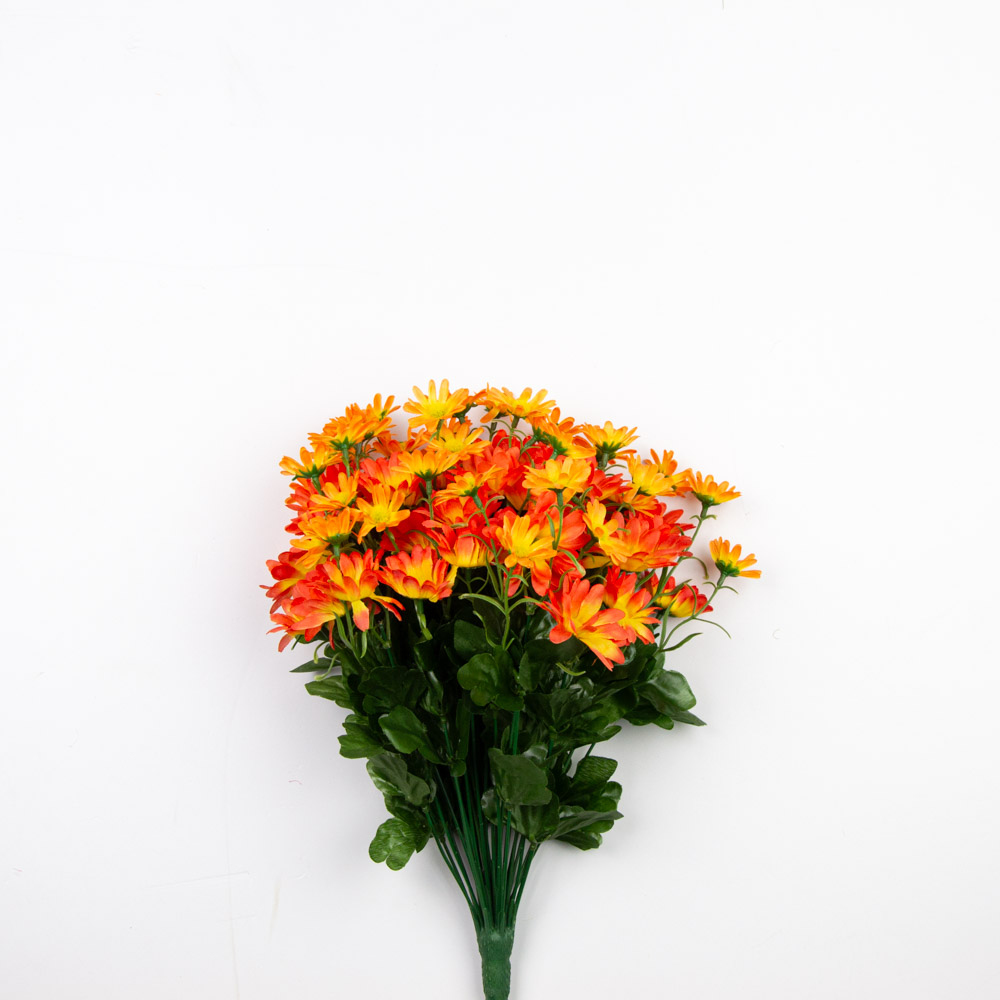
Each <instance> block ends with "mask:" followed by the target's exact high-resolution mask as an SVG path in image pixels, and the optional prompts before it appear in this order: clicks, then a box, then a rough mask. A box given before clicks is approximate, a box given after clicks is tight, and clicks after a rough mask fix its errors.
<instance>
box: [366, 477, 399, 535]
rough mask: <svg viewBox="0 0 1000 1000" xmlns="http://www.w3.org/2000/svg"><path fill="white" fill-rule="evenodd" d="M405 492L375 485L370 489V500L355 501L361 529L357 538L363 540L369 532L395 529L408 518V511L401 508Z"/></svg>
mask: <svg viewBox="0 0 1000 1000" xmlns="http://www.w3.org/2000/svg"><path fill="white" fill-rule="evenodd" d="M406 493H407V491H406V490H390V489H389V488H388V487H387V486H382V485H381V484H376V485H374V486H373V487H372V489H371V494H372V498H371V500H370V501H369V500H363V499H361V498H360V497H359V498H358V501H357V506H358V510H359V511H360V512H361V529H360V530H359V531H358V538H364V537H365V535H367V534H368V532H369V531H372V530H376V531H385V530H386V529H387V528H392V527H395V526H396V525H397V524H399V523H400V521H404V520H405V519H406V518H407V517H408V516H409V513H410V512H409V510H407V509H405V508H404V507H403V501H404V500H405V499H406Z"/></svg>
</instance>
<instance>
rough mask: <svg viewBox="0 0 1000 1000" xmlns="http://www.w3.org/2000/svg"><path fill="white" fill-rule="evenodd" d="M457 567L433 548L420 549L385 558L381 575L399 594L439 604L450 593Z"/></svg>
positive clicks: (383, 580) (384, 581)
mask: <svg viewBox="0 0 1000 1000" xmlns="http://www.w3.org/2000/svg"><path fill="white" fill-rule="evenodd" d="M457 571H458V569H457V567H456V566H450V565H449V564H448V563H447V562H446V561H445V560H444V559H439V558H438V557H437V556H436V554H435V553H434V550H433V549H429V548H422V547H419V546H418V547H417V548H415V549H413V551H412V552H400V553H399V554H398V555H391V556H386V559H385V565H384V567H383V569H382V571H381V573H380V574H379V575H380V577H381V579H382V582H383V583H385V584H387V585H388V586H390V587H392V589H393V590H394V591H396V593H397V594H400V595H402V596H403V597H410V598H413V599H416V598H422V599H424V600H428V601H440V600H442V599H443V598H445V597H448V596H449V594H451V588H452V585H453V584H454V582H455V574H456V572H457Z"/></svg>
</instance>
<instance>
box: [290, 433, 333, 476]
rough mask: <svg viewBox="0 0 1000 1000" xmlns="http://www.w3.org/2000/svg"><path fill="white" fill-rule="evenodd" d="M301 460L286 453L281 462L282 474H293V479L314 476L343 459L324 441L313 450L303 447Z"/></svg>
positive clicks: (300, 455) (300, 454)
mask: <svg viewBox="0 0 1000 1000" xmlns="http://www.w3.org/2000/svg"><path fill="white" fill-rule="evenodd" d="M299 459H300V460H299V461H298V462H296V461H295V459H294V458H289V457H288V455H286V456H285V457H284V458H283V459H282V460H281V462H280V463H279V464H280V465H281V472H282V475H285V476H291V477H292V478H293V479H299V478H304V479H308V478H312V477H313V476H318V475H320V473H322V472H324V471H325V470H326V468H327V466H330V465H335V464H339V463H340V462H341V461H342V460H341V457H340V455H338V454H337V453H336V452H334V451H333V450H332V449H331V448H329V447H328V446H327V445H325V444H323V443H322V442H321V443H319V444H317V445H316V447H315V449H314V450H313V451H309V449H308V448H302V449H300V451H299Z"/></svg>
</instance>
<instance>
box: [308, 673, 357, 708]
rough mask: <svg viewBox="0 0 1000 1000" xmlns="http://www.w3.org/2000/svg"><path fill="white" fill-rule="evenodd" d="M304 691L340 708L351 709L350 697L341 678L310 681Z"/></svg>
mask: <svg viewBox="0 0 1000 1000" xmlns="http://www.w3.org/2000/svg"><path fill="white" fill-rule="evenodd" d="M306 690H307V691H308V692H309V693H310V694H314V695H316V696H317V697H319V698H328V699H329V700H330V701H335V702H336V703H337V704H338V705H340V707H341V708H351V707H352V705H351V696H350V692H349V691H348V690H347V685H346V684H345V683H344V678H343V677H324V678H323V679H322V680H319V681H310V682H309V683H308V684H307V685H306Z"/></svg>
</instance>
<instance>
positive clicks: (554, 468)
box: [524, 458, 594, 500]
mask: <svg viewBox="0 0 1000 1000" xmlns="http://www.w3.org/2000/svg"><path fill="white" fill-rule="evenodd" d="M593 469H594V467H593V465H591V463H590V462H585V461H584V460H583V459H579V458H551V459H549V460H548V461H547V462H546V463H545V465H544V466H543V467H542V468H540V469H529V470H528V471H527V472H526V473H525V474H524V485H525V487H526V488H527V489H529V490H530V491H532V492H538V491H542V490H552V491H553V492H554V493H559V492H561V493H562V496H563V500H569V499H570V498H571V497H573V496H575V495H576V494H577V493H579V492H580V491H581V490H582V489H584V487H585V486H586V485H587V482H588V480H589V479H590V475H591V473H592V472H593Z"/></svg>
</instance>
